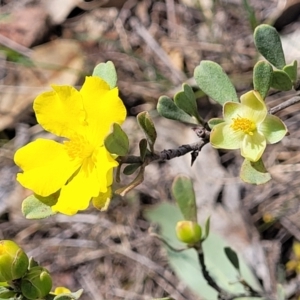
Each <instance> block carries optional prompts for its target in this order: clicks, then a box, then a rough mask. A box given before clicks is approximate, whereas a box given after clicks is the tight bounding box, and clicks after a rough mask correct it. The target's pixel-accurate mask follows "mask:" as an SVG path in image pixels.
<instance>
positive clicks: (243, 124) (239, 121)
mask: <svg viewBox="0 0 300 300" xmlns="http://www.w3.org/2000/svg"><path fill="white" fill-rule="evenodd" d="M232 121H233V122H232V124H231V125H230V127H231V128H232V129H233V130H236V131H237V130H242V131H243V132H244V133H246V134H249V135H253V132H254V131H255V129H256V125H255V123H254V122H253V121H251V120H249V119H247V118H241V117H238V118H232Z"/></svg>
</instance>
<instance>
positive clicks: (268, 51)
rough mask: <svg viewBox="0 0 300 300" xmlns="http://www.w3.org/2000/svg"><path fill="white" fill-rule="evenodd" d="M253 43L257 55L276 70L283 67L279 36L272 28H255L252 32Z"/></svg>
mask: <svg viewBox="0 0 300 300" xmlns="http://www.w3.org/2000/svg"><path fill="white" fill-rule="evenodd" d="M254 43H255V46H256V48H257V50H258V51H259V53H261V55H262V56H263V57H265V59H266V60H267V61H269V62H270V63H271V64H272V65H273V66H275V67H276V68H277V69H282V68H283V67H284V66H285V58H284V53H283V50H282V45H281V40H280V36H279V34H278V32H277V30H276V29H275V28H274V27H272V26H270V25H266V24H262V25H259V26H257V27H256V28H255V30H254Z"/></svg>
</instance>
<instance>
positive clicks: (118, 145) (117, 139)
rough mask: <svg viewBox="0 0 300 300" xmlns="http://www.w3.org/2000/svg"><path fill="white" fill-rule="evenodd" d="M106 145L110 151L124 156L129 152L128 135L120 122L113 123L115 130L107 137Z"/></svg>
mask: <svg viewBox="0 0 300 300" xmlns="http://www.w3.org/2000/svg"><path fill="white" fill-rule="evenodd" d="M104 145H105V147H106V149H107V150H108V151H109V152H110V153H113V154H117V155H119V156H124V155H126V154H127V153H128V151H129V140H128V136H127V135H126V133H125V132H124V131H123V129H122V128H121V126H120V125H119V124H117V123H114V124H113V131H112V133H110V134H109V135H108V136H107V137H106V138H105V140H104Z"/></svg>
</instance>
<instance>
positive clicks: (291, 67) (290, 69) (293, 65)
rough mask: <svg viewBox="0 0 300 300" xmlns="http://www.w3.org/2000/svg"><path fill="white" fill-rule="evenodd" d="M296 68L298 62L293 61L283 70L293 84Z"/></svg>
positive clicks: (295, 77)
mask: <svg viewBox="0 0 300 300" xmlns="http://www.w3.org/2000/svg"><path fill="white" fill-rule="evenodd" d="M297 67H298V62H297V60H294V61H293V62H292V63H291V64H290V65H286V66H285V67H284V68H283V71H284V72H285V73H287V74H288V75H289V77H290V79H291V80H292V82H293V83H295V82H296V80H297Z"/></svg>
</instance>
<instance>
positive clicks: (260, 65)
mask: <svg viewBox="0 0 300 300" xmlns="http://www.w3.org/2000/svg"><path fill="white" fill-rule="evenodd" d="M272 78H273V68H272V66H271V65H270V64H269V63H268V62H266V61H259V62H257V63H256V65H255V66H254V69H253V85H254V89H255V90H256V91H258V92H259V93H260V95H261V97H262V98H263V99H265V98H266V96H267V94H268V91H269V89H270V87H271V83H272Z"/></svg>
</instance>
